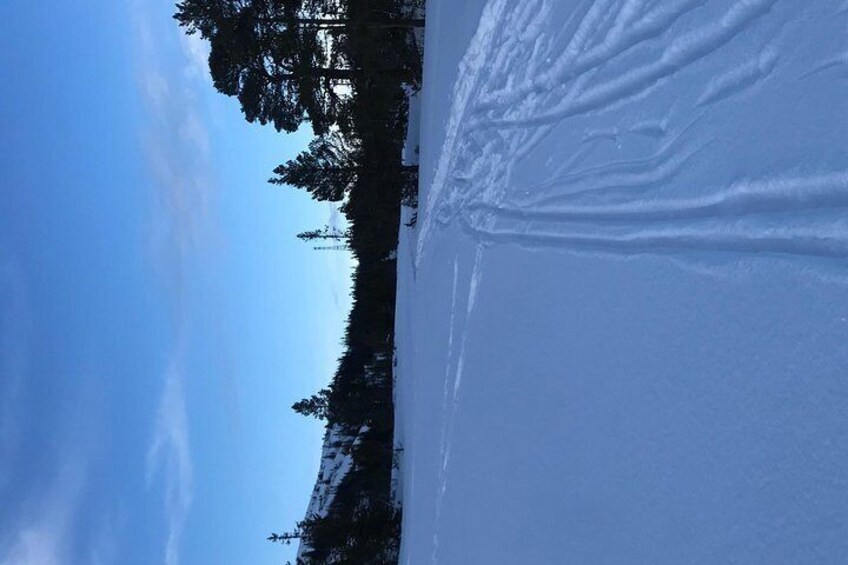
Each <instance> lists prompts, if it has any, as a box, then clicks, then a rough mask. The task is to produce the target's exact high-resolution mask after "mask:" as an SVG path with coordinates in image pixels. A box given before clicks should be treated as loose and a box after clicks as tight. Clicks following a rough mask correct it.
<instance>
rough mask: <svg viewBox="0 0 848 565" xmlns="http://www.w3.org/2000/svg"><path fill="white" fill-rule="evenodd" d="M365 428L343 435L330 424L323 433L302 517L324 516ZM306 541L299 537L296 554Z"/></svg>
mask: <svg viewBox="0 0 848 565" xmlns="http://www.w3.org/2000/svg"><path fill="white" fill-rule="evenodd" d="M367 431H368V426H367V425H363V426H362V428H361V429H360V430H359V433H358V434H357V435H356V436H355V437H351V436H350V435H347V434H345V433H344V431H343V430H342V428H341V426H339V425H338V424H333V425H331V426H329V427H328V428H327V431H326V432H325V433H324V446H323V448H322V452H321V465H320V467H319V468H318V479H317V480H316V481H315V487H314V488H313V489H312V497H311V498H310V499H309V506H308V507H307V509H306V518H307V519H309V518H315V517H318V518H323V517H325V516H327V514H328V513H329V511H330V507H331V506H332V504H333V499H334V498H335V496H336V491H337V489H338V486H339V484H341V482H342V479H344V478H345V475H347V474H348V472H349V471H350V470H351V468H352V467H353V465H354V463H353V457H352V455H351V453H352V451H353V448H354V447H355V446H356V444H357V442H358V441H359V439H360V438H361V437H362V436H363V434H365V433H366V432H367ZM309 549H310V546H309V544H308V543H306V542H304V541H302V542H301V543H300V545H299V547H298V551H297V557H298V558H302V557H303V554H304V553H305V552H306V551H309Z"/></svg>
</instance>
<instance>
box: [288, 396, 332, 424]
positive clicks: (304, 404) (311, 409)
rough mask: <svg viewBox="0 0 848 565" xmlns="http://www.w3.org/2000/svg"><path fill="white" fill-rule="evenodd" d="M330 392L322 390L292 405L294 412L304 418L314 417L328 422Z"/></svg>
mask: <svg viewBox="0 0 848 565" xmlns="http://www.w3.org/2000/svg"><path fill="white" fill-rule="evenodd" d="M329 394H330V391H329V390H327V389H322V390H320V391H319V392H318V394H313V395H312V396H310V397H309V398H304V399H303V400H300V401H298V402H295V403H294V404H293V405H292V410H294V411H295V412H297V413H298V414H301V415H303V416H312V417H314V418H318V419H319V420H326V419H328V417H329V416H330V402H329Z"/></svg>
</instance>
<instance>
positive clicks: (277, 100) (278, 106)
mask: <svg viewBox="0 0 848 565" xmlns="http://www.w3.org/2000/svg"><path fill="white" fill-rule="evenodd" d="M334 6H335V4H334V3H332V2H327V1H321V0H318V1H315V0H183V1H182V2H180V3H178V4H177V5H176V8H177V12H176V14H175V15H174V18H175V19H176V20H177V21H178V22H179V24H180V26H181V27H183V28H185V30H186V33H188V34H194V33H199V34H200V36H201V37H202V38H204V39H207V40H209V44H210V55H209V69H210V71H211V74H212V79H213V82H214V85H215V87H216V88H217V89H218V90H219V91H220V92H222V93H224V94H227V95H229V96H236V97H238V99H239V102H240V103H241V107H242V111H243V112H244V115H245V118H246V119H247V120H248V121H251V122H253V121H258V122H259V123H261V124H268V123H270V124H273V125H274V127H275V128H276V129H277V130H278V131H280V130H285V131H288V132H293V131H295V130H297V128H298V126H299V125H300V124H301V123H302V122H304V121H306V120H308V121H310V122H311V124H312V128H313V130H314V131H315V133H316V134H319V135H320V134H323V133H326V132H327V131H329V128H330V126H331V125H332V124H334V123H336V122H338V121H339V120H340V117H341V115H342V114H343V113H344V112H345V111H346V110H347V109H348V108H347V106H346V105H345V104H344V100H343V98H344V97H343V96H342V95H341V94H340V92H341V91H342V90H344V89H343V87H344V86H345V85H349V84H350V82H351V81H352V80H353V79H354V78H355V77H357V76H361V75H362V70H361V69H359V68H356V67H352V66H350V64H349V62H348V61H347V58H346V57H344V56H343V54H341V53H340V51H339V50H338V49H336V48H334V45H335V43H337V41H336V40H334V37H335V38H336V39H337V38H338V35H339V34H341V33H349V31H350V30H351V29H352V28H356V27H360V26H365V27H369V28H371V29H375V28H377V29H380V28H382V29H391V28H399V27H400V28H410V27H418V26H422V25H423V24H424V22H423V20H419V19H394V18H377V19H371V20H367V21H354V20H352V19H350V18H340V17H332V15H333V14H334V12H335V10H334ZM328 64H329V66H328ZM383 72H384V73H385V72H388V73H395V74H398V75H399V76H404V75H406V76H408V75H409V71H408V70H406V69H389V70H384V71H383Z"/></svg>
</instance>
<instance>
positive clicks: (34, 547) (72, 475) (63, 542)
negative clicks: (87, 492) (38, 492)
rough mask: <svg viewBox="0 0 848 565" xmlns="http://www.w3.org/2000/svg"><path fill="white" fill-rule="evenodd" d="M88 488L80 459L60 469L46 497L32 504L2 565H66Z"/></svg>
mask: <svg viewBox="0 0 848 565" xmlns="http://www.w3.org/2000/svg"><path fill="white" fill-rule="evenodd" d="M84 487H85V467H84V465H82V464H81V463H80V462H79V461H78V460H77V459H73V458H71V459H68V460H66V461H65V462H64V463H63V464H62V465H61V466H60V468H59V471H58V473H57V475H56V477H55V478H54V480H53V482H52V484H51V485H50V486H49V487H48V488H47V490H46V492H45V494H44V495H43V498H41V499H40V500H38V501H35V502H33V503H31V504H30V508H28V509H27V510H25V512H24V517H23V518H22V519H21V521H20V523H18V524H17V525H16V526H15V528H14V532H13V534H12V536H11V542H10V543H9V544H8V547H7V548H6V549H4V551H3V553H2V557H0V565H64V564H66V563H69V562H71V561H72V560H70V559H69V558H68V554H69V551H70V548H69V546H70V545H71V540H70V539H69V538H70V533H71V531H72V529H73V523H74V522H75V517H76V515H77V514H78V510H79V505H80V502H81V499H82V494H83V490H84Z"/></svg>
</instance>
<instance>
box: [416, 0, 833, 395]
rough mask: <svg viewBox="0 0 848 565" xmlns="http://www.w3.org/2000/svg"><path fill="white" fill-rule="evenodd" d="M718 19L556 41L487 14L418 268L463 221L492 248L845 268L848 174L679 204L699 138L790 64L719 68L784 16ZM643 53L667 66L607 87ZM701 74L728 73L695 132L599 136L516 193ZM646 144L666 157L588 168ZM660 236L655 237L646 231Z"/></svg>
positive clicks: (674, 1)
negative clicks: (587, 127)
mask: <svg viewBox="0 0 848 565" xmlns="http://www.w3.org/2000/svg"><path fill="white" fill-rule="evenodd" d="M708 4H711V2H708V1H707V0H670V1H668V2H653V3H651V2H646V1H644V0H598V1H595V2H592V3H590V4H589V6H588V8H585V9H583V10H582V11H581V10H580V9H577V10H575V14H573V16H574V17H573V19H574V22H572V23H568V24H566V25H565V26H564V27H563V29H562V31H561V32H560V34H561V36H558V37H552V36H548V35H546V29H547V28H545V27H543V26H542V25H541V24H542V23H543V22H545V21H546V19H547V18H549V17H550V14H551V9H552V3H551V2H545V1H541V0H537V1H530V2H519V1H517V0H512V1H508V0H491V1H490V2H488V4H487V5H486V7H485V9H484V12H483V14H482V17H481V20H480V23H479V26H478V29H477V32H476V34H475V35H474V37H473V38H472V40H471V42H470V45H469V48H468V50H467V52H466V54H465V57H464V58H463V60H462V62H461V64H460V73H459V77H460V79H459V81H458V82H457V84H456V86H455V90H454V95H453V105H452V110H451V112H450V114H449V116H450V117H449V123H448V125H447V134H446V137H445V140H444V144H443V147H442V149H441V153H440V156H439V158H438V161H437V168H436V172H435V175H434V178H433V181H432V183H431V185H430V187H429V189H428V192H427V199H426V203H425V206H424V213H423V214H422V220H421V228H420V231H419V237H418V242H417V253H416V265H417V264H418V263H420V261H421V260H422V258H423V257H424V256H425V255H426V253H427V244H428V241H429V240H430V239H431V238H432V237H433V235H434V233H435V232H436V231H438V230H439V229H440V228H442V227H444V226H445V225H448V224H450V223H452V222H454V221H456V222H457V223H458V224H459V225H460V226H462V227H463V228H464V229H465V231H466V233H467V234H469V235H470V236H472V237H473V238H476V239H477V240H478V241H479V242H480V243H481V244H483V245H492V244H505V243H511V244H518V245H522V246H526V247H534V246H541V247H559V248H562V249H564V250H568V249H572V250H575V249H580V250H583V251H585V250H586V249H587V248H591V249H594V250H595V251H597V252H601V253H604V252H609V253H614V254H628V253H639V254H644V253H651V252H657V253H664V254H665V253H680V254H686V253H691V252H693V251H716V252H722V253H737V254H758V253H777V254H785V255H786V256H787V257H800V256H815V257H826V258H833V259H844V258H845V257H846V256H848V252H847V251H848V230H846V227H848V226H846V224H845V222H843V221H842V220H841V219H840V218H839V217H838V216H837V217H834V216H833V214H831V213H829V212H830V210H832V209H833V208H845V207H848V172H846V171H832V170H830V171H829V170H820V171H805V174H799V173H798V172H797V171H786V172H785V173H783V174H781V173H779V172H778V174H775V175H774V176H772V177H770V178H763V179H740V180H737V181H735V182H732V183H731V184H730V186H728V187H721V186H716V187H708V188H702V189H701V190H700V191H699V192H698V193H697V194H698V195H697V196H695V195H688V193H687V195H681V196H675V195H674V194H673V193H672V189H676V188H677V187H676V186H675V185H676V183H679V182H680V181H679V179H678V177H679V175H680V173H681V172H682V171H686V170H688V168H690V167H692V166H694V165H696V164H698V162H699V158H701V157H702V156H703V152H702V150H703V149H704V148H706V147H708V146H709V145H710V144H711V143H712V140H711V139H710V138H709V136H704V135H696V134H695V133H693V127H694V126H696V125H697V122H699V121H705V120H702V118H704V116H707V117H708V116H709V112H710V110H711V108H712V107H713V106H714V105H716V104H720V103H721V102H723V101H725V100H727V99H730V98H731V97H736V96H739V95H740V94H743V93H745V92H746V91H749V90H753V89H757V88H763V87H764V85H766V84H767V83H768V81H769V79H770V77H771V76H772V74H773V71H774V70H775V68H776V67H778V66H779V62H780V56H781V51H780V49H779V47H778V46H776V45H775V44H774V43H773V42H769V43H766V47H764V48H763V49H761V50H760V52H758V53H753V54H752V55H750V56H749V59H748V60H747V61H744V62H742V63H741V64H740V63H739V62H738V61H736V60H734V59H733V58H727V61H726V62H725V61H724V60H723V59H722V58H721V57H722V53H723V50H724V49H725V48H726V47H727V46H728V45H730V44H732V43H733V41H734V39H735V38H737V37H738V36H741V35H744V34H746V33H754V32H755V29H756V25H757V24H758V23H759V22H760V21H761V20H763V19H765V18H767V17H768V15H769V14H770V13H771V12H772V10H773V8H774V7H775V5H776V4H778V0H741V1H738V2H732V3H727V4H726V6H725V9H724V11H723V12H721V13H718V14H717V13H716V12H715V11H713V12H712V13H707V12H704V14H702V13H701V12H702V8H703V7H704V6H705V5H708ZM843 8H844V6H843ZM687 16H691V17H690V19H692V18H697V17H702V16H703V21H699V23H698V25H697V27H695V28H694V29H691V28H686V27H683V26H681V27H680V28H678V27H676V26H675V24H677V23H679V22H681V21H682V20H684V19H685V18H686V17H687ZM646 46H653V47H654V48H655V49H657V50H658V51H657V56H656V57H654V58H651V59H648V60H646V61H645V62H643V63H641V64H637V65H635V66H633V68H629V67H628V68H627V70H626V71H624V72H618V73H608V72H605V71H606V69H607V67H610V65H613V64H617V63H620V61H621V59H622V58H623V57H625V56H627V55H628V54H632V52H634V51H635V50H637V49H639V48H645V47H646ZM660 47H661V48H660ZM704 61H709V62H711V64H716V63H719V64H724V66H725V67H726V68H725V69H724V71H722V72H719V73H715V74H714V75H713V78H712V79H711V80H709V81H707V82H706V83H705V84H703V85H702V86H701V91H700V94H699V95H698V96H697V98H696V99H695V100H694V101H693V107H694V108H698V109H699V112H700V113H698V114H697V115H695V117H694V119H691V121H689V123H687V124H685V125H683V124H678V125H676V126H675V124H673V123H670V122H669V120H668V119H667V118H664V119H662V120H656V121H644V120H643V121H642V122H640V123H637V124H633V125H631V126H629V127H628V126H626V125H625V126H624V127H620V128H613V129H611V130H607V131H593V132H588V133H587V134H586V136H585V138H584V147H581V148H580V150H578V151H576V152H574V153H573V154H572V155H568V159H564V163H563V165H562V166H561V167H560V170H559V172H558V173H557V174H556V175H554V176H551V177H548V180H546V181H544V182H543V183H540V184H536V185H534V186H529V187H524V188H520V187H516V186H512V173H513V171H514V168H515V166H516V165H517V164H518V163H519V162H520V161H521V160H522V159H523V158H524V157H525V156H526V155H527V154H529V153H530V152H531V151H532V150H533V149H534V148H535V147H537V146H538V144H539V143H541V142H543V141H544V140H545V139H546V138H547V137H548V134H549V133H550V132H551V131H552V129H554V128H555V127H557V126H559V125H560V124H562V123H563V122H566V121H568V120H570V119H574V118H577V117H580V116H584V115H587V114H590V113H597V112H606V111H610V110H613V109H617V108H620V107H622V105H623V106H625V107H628V105H632V106H634V109H635V110H638V105H637V103H638V102H639V101H640V100H642V99H643V97H644V96H646V95H650V94H651V92H652V91H653V90H655V89H658V88H662V86H663V85H664V84H665V83H667V82H668V81H670V80H672V79H674V78H675V77H676V76H678V75H680V74H682V73H685V72H686V71H687V70H688V69H690V68H691V67H693V66H695V65H697V64H700V63H702V62H704ZM845 61H846V56H845V54H844V53H836V54H835V55H834V57H833V58H831V59H829V60H825V61H823V62H822V63H821V64H820V65H819V66H818V67H816V68H813V69H811V70H809V72H807V73H806V74H805V75H803V76H801V77H799V78H809V77H812V76H815V75H818V74H821V73H823V72H827V71H831V70H832V69H835V68H841V67H842V66H844V65H845ZM610 68H614V67H610ZM615 68H618V67H615ZM539 69H544V71H541V72H540V71H539ZM635 110H634V114H635V115H638V112H637V111H635ZM637 135H638V136H640V138H641V139H642V140H645V141H647V142H649V143H651V142H653V143H654V144H655V151H654V152H653V153H652V154H649V155H647V156H645V157H643V158H641V159H631V160H620V161H610V162H607V163H604V164H601V165H595V166H592V167H585V168H582V169H581V168H578V166H579V164H580V162H581V161H582V160H583V159H585V158H586V157H587V156H588V155H590V154H591V153H592V151H593V150H594V148H595V146H596V144H597V143H602V142H605V141H606V142H613V143H620V139H622V138H624V137H625V136H637ZM799 209H804V210H809V211H811V213H810V214H807V215H806V217H805V218H804V219H803V220H801V219H793V218H791V217H789V218H786V217H784V216H787V215H788V216H791V213H792V212H793V211H797V210H799ZM649 221H650V222H655V223H656V224H655V225H651V226H646V225H644V224H645V223H646V222H649ZM460 381H461V379H460V378H457V379H456V386H457V388H458V386H459V383H460Z"/></svg>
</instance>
